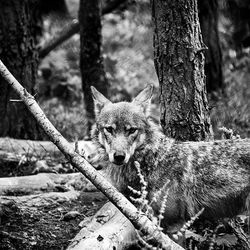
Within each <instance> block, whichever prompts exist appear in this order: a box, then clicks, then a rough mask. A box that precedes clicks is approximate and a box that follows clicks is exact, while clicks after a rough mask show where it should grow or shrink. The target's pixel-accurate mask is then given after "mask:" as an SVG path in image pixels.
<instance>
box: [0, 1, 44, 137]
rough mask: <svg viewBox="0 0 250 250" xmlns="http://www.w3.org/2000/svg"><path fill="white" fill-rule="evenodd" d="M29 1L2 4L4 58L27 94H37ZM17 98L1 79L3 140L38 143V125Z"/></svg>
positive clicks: (0, 33)
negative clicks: (22, 140)
mask: <svg viewBox="0 0 250 250" xmlns="http://www.w3.org/2000/svg"><path fill="white" fill-rule="evenodd" d="M30 8H31V7H30V3H29V1H28V0H23V1H15V0H9V1H4V0H0V10H1V11H0V58H1V60H2V61H3V62H4V63H5V64H6V66H7V67H8V68H9V69H10V70H11V72H12V73H13V75H14V76H15V77H16V78H17V79H18V80H19V81H20V82H21V83H22V84H23V86H24V87H25V88H26V89H27V91H29V92H31V93H33V94H34V84H35V82H36V75H37V58H38V56H37V51H36V46H35V45H36V44H35V25H34V19H33V16H32V13H31V9H30ZM12 99H19V98H18V96H17V94H16V93H14V91H13V90H12V89H11V87H10V86H9V85H7V83H6V82H5V81H4V79H3V78H2V77H0V136H10V137H14V138H25V139H28V138H29V139H38V138H41V137H42V134H41V133H40V132H39V129H38V126H37V123H36V122H35V120H34V119H33V118H32V117H30V115H29V112H28V110H27V108H26V107H25V105H24V104H23V103H22V102H18V101H11V100H12Z"/></svg>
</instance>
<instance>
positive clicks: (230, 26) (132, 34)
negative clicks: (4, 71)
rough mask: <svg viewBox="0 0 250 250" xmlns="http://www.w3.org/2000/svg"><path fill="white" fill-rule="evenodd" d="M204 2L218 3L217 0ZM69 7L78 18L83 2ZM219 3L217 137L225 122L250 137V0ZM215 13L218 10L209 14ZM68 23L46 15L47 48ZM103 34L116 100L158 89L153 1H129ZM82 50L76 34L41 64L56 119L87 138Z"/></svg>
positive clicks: (41, 85)
mask: <svg viewBox="0 0 250 250" xmlns="http://www.w3.org/2000/svg"><path fill="white" fill-rule="evenodd" d="M200 2H201V1H200ZM204 2H210V4H213V2H215V1H204ZM103 4H105V3H103ZM67 6H68V10H69V13H70V17H71V18H77V15H78V1H73V0H69V1H67ZM217 7H218V10H217V11H218V31H219V33H218V34H219V41H220V47H221V52H222V62H221V67H222V72H223V76H224V77H223V78H221V79H222V81H223V82H221V83H220V82H217V83H216V82H215V83H214V85H215V87H213V88H212V89H210V90H209V93H208V96H209V106H210V112H211V113H210V114H211V120H212V124H213V129H214V133H215V137H216V138H220V132H219V131H218V128H220V127H223V126H225V127H226V128H229V129H232V130H233V131H234V132H235V134H239V135H240V136H241V137H242V138H245V137H249V136H250V112H249V111H250V83H249V82H250V55H249V53H250V50H249V46H250V39H249V38H250V19H249V15H248V13H249V11H250V1H244V0H230V1H226V0H224V1H219V4H218V6H217ZM205 8H206V7H205ZM207 11H211V10H209V9H207ZM201 14H202V13H201ZM209 14H210V15H215V14H216V13H215V12H213V13H204V15H209ZM68 21H69V19H68V18H65V19H62V18H59V19H58V18H57V17H56V16H54V15H50V16H48V17H47V18H45V19H44V33H43V36H42V37H41V40H40V43H41V46H42V45H43V44H44V43H46V40H49V39H51V37H53V36H54V35H55V34H56V33H57V32H58V31H60V30H61V27H62V25H63V24H66V23H67V22H68ZM102 35H103V51H102V53H103V59H104V60H103V62H104V67H105V72H106V76H107V80H108V84H109V85H108V89H109V97H110V98H111V99H112V100H113V101H118V100H129V99H131V98H132V97H134V96H135V95H136V94H137V93H138V91H139V90H141V89H143V88H144V87H145V86H146V85H147V84H153V85H154V86H155V87H156V90H157V89H158V79H157V76H156V73H155V68H154V61H153V58H154V56H153V30H152V22H151V8H150V3H149V1H128V2H126V4H123V5H122V7H121V8H118V10H115V11H113V12H112V13H110V14H106V15H104V16H103V17H102ZM203 39H204V41H206V38H203ZM79 54H80V36H79V34H75V35H74V36H73V37H72V38H70V39H69V40H68V41H66V42H65V43H64V44H62V45H61V46H60V47H59V48H57V49H55V50H54V51H52V52H51V53H50V54H49V55H48V56H47V57H45V58H44V59H43V60H42V61H41V63H40V65H39V78H38V83H37V93H38V98H39V101H40V103H41V105H42V108H43V109H44V110H45V113H46V114H47V115H48V117H49V119H50V120H51V121H52V123H53V124H54V125H55V126H56V128H58V129H59V131H61V132H62V134H63V135H64V136H65V137H66V138H67V139H69V140H75V139H77V138H78V139H83V138H85V137H86V135H87V134H86V126H85V125H86V115H85V109H84V108H83V107H84V105H83V101H82V100H83V99H82V87H81V73H80V70H79ZM206 59H207V58H206ZM209 60H210V62H209V63H210V64H213V63H217V61H216V60H217V59H216V58H210V59H209ZM216 85H217V86H216ZM155 93H157V91H155ZM153 103H154V106H153V107H154V109H153V112H152V113H153V114H154V117H155V118H156V119H159V116H160V114H159V108H158V106H159V100H158V96H157V95H155V98H154V100H153Z"/></svg>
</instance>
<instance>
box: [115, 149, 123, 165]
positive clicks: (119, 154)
mask: <svg viewBox="0 0 250 250" xmlns="http://www.w3.org/2000/svg"><path fill="white" fill-rule="evenodd" d="M125 157H126V154H125V153H124V152H115V153H114V160H115V163H116V164H118V165H121V164H122V163H123V162H124V160H125Z"/></svg>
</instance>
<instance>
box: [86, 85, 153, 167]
mask: <svg viewBox="0 0 250 250" xmlns="http://www.w3.org/2000/svg"><path fill="white" fill-rule="evenodd" d="M91 90H92V95H93V99H94V105H95V115H96V127H95V128H94V130H93V137H95V139H96V141H97V142H98V143H99V144H100V145H101V147H102V148H104V150H105V151H106V153H107V155H108V158H109V161H110V162H112V163H114V164H116V165H123V164H126V163H128V161H129V159H130V158H131V156H133V154H134V152H135V150H136V149H139V148H140V147H142V146H145V144H146V131H147V129H148V128H147V127H148V126H149V124H148V118H149V109H150V100H151V97H152V91H153V87H152V86H148V87H147V88H145V89H144V90H143V91H142V92H141V93H140V94H138V95H137V96H136V98H135V99H134V100H133V101H132V102H118V103H112V102H111V101H109V100H108V99H107V98H106V97H104V96H103V95H102V94H101V93H100V92H99V91H97V90H96V89H95V88H94V87H91Z"/></svg>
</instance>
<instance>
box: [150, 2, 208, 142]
mask: <svg viewBox="0 0 250 250" xmlns="http://www.w3.org/2000/svg"><path fill="white" fill-rule="evenodd" d="M152 16H153V23H154V62H155V68H156V72H157V75H158V78H159V83H160V103H161V124H162V127H163V130H164V133H165V134H166V135H167V136H171V137H174V138H176V139H177V140H181V141H184V140H189V141H198V140H207V139H209V138H211V136H212V128H211V123H210V117H209V110H208V103H207V93H206V87H205V75H204V52H203V51H204V44H203V42H202V37H201V31H200V24H199V19H198V6H197V1H196V0H188V1H187V0H176V1H170V0H153V1H152Z"/></svg>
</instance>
